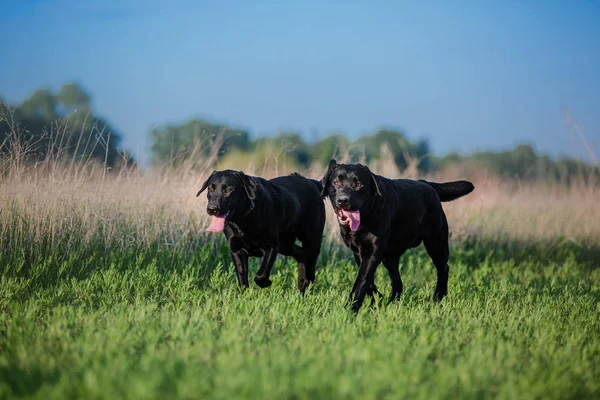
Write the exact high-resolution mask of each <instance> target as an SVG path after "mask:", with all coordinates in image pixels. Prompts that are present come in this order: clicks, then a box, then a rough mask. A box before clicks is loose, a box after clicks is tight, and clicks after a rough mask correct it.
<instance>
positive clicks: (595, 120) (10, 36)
mask: <svg viewBox="0 0 600 400" xmlns="http://www.w3.org/2000/svg"><path fill="white" fill-rule="evenodd" d="M0 9H2V13H1V14H0V25H1V26H2V27H3V34H2V35H0V45H1V46H2V49H3V55H2V62H1V63H0V96H1V97H3V98H5V99H7V100H9V101H11V102H17V101H20V100H22V99H24V98H25V97H27V96H28V95H29V94H30V93H31V92H32V91H33V90H35V89H37V88H39V87H50V88H53V89H58V88H59V87H60V85H61V84H62V83H64V82H67V81H77V82H79V83H81V84H82V85H83V86H84V87H85V88H86V90H88V91H89V93H90V94H91V95H92V97H93V103H94V108H95V110H96V111H97V113H98V114H100V115H102V116H104V117H106V118H108V120H109V121H110V122H111V123H112V124H113V125H114V126H116V127H117V128H118V129H119V130H120V131H121V132H122V133H123V134H124V144H125V146H126V147H128V148H129V149H130V150H132V151H133V152H134V153H136V154H138V156H139V157H141V158H142V160H144V159H147V155H145V154H144V152H145V150H146V149H147V147H148V145H149V140H148V130H149V128H151V127H152V126H155V125H160V124H165V123H169V122H184V121H185V120H186V119H188V118H190V117H194V116H197V117H206V118H209V119H212V120H215V121H219V122H227V123H231V124H233V125H236V126H240V127H244V128H247V129H249V130H250V131H251V132H252V133H253V134H254V135H256V136H258V135H265V134H273V133H275V132H276V131H278V130H283V129H286V130H296V131H300V132H302V133H303V134H304V135H305V137H306V138H307V139H308V140H314V139H315V138H318V137H319V136H322V135H325V134H327V133H329V132H331V131H341V132H344V133H345V134H347V135H348V136H349V137H356V136H358V135H360V134H362V133H365V132H369V131H373V130H375V129H376V128H378V127H381V126H389V127H398V128H401V129H403V130H404V131H405V132H406V133H407V135H408V136H409V138H411V139H417V138H421V137H425V138H428V139H429V140H430V143H431V146H432V150H433V151H434V152H435V153H437V154H442V153H446V152H448V151H451V150H458V151H461V152H470V151H473V150H479V149H505V148H508V147H511V146H513V145H514V144H516V143H520V142H528V143H531V144H533V145H534V146H535V147H536V149H537V150H540V151H543V152H548V153H551V154H553V155H557V154H559V153H565V154H568V155H573V154H574V152H575V151H581V146H580V145H578V146H579V147H577V148H574V147H573V142H572V140H571V137H570V136H569V132H568V130H567V128H566V124H565V120H564V117H563V115H562V113H561V110H560V106H561V104H565V105H567V106H568V107H569V108H570V110H571V112H572V114H573V116H574V117H575V119H576V120H577V121H578V122H579V124H580V125H581V126H582V127H583V128H584V131H585V134H586V136H587V137H588V140H589V141H591V142H594V143H596V145H597V146H600V73H598V71H600V3H599V2H590V1H585V2H584V1H530V2H513V1H502V2H491V1H490V2H487V1H485V2H484V1H477V2H474V1H470V2H467V1H453V2H432V1H420V2H404V1H390V2H383V1H372V2H366V1H343V2H342V1H335V2H316V1H302V2H300V1H295V2H286V1H277V2H275V1H272V2H262V1H248V2H239V1H218V2H217V1H210V2H204V1H190V0H185V1H172V2H171V3H167V2H166V1H155V0H148V1H138V0H124V1H111V0H107V1H102V2H99V1H78V0H63V1H59V0H20V1H6V0H0ZM577 149H579V150H577Z"/></svg>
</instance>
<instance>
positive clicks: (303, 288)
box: [298, 279, 311, 294]
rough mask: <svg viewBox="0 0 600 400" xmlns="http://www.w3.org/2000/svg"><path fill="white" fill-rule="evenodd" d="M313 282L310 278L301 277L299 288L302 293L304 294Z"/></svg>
mask: <svg viewBox="0 0 600 400" xmlns="http://www.w3.org/2000/svg"><path fill="white" fill-rule="evenodd" d="M310 284H311V282H310V281H309V280H308V279H299V280H298V290H300V293H302V294H304V292H306V289H307V288H308V287H309V286H310Z"/></svg>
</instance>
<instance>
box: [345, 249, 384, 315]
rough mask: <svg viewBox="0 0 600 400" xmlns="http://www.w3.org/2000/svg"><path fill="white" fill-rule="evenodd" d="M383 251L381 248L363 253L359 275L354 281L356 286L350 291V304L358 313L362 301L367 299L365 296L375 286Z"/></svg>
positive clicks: (374, 288)
mask: <svg viewBox="0 0 600 400" xmlns="http://www.w3.org/2000/svg"><path fill="white" fill-rule="evenodd" d="M381 253H382V251H381V250H380V248H376V249H374V250H371V251H369V254H365V255H361V257H360V266H359V269H358V276H357V277H356V281H355V282H354V287H353V288H352V292H351V293H350V304H352V311H354V313H357V312H358V310H359V309H360V307H361V306H362V303H363V302H364V301H365V296H366V295H367V294H371V293H372V292H373V290H377V289H376V287H375V271H376V270H377V266H378V265H379V263H381V258H382V254H381Z"/></svg>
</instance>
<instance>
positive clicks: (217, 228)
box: [206, 210, 233, 232]
mask: <svg viewBox="0 0 600 400" xmlns="http://www.w3.org/2000/svg"><path fill="white" fill-rule="evenodd" d="M231 215H233V212H232V210H229V211H227V213H225V214H224V215H215V216H213V217H212V219H211V221H210V225H209V227H208V228H207V229H206V230H207V231H209V232H222V231H223V229H225V224H226V223H227V222H229V218H230V217H231Z"/></svg>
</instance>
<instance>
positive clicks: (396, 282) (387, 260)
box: [382, 253, 402, 304]
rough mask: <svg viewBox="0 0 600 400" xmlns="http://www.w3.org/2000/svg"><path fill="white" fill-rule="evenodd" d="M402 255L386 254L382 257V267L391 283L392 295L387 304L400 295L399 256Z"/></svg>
mask: <svg viewBox="0 0 600 400" xmlns="http://www.w3.org/2000/svg"><path fill="white" fill-rule="evenodd" d="M401 255H402V253H394V254H386V255H385V256H384V257H383V260H382V262H383V265H384V266H385V268H386V269H387V270H388V273H389V275H390V280H391V281H392V293H391V294H390V299H389V300H388V304H389V303H391V302H392V301H394V300H397V299H399V298H400V295H401V294H402V278H400V269H399V264H400V256H401Z"/></svg>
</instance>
